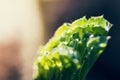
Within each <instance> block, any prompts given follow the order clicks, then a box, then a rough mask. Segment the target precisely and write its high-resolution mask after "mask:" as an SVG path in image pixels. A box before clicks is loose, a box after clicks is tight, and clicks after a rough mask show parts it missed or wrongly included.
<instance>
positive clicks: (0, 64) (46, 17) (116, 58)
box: [0, 0, 120, 80]
mask: <svg viewBox="0 0 120 80" xmlns="http://www.w3.org/2000/svg"><path fill="white" fill-rule="evenodd" d="M100 15H104V17H105V18H106V19H107V20H108V21H110V22H111V23H112V24H113V28H112V29H111V31H110V33H109V35H110V36H111V40H110V41H109V43H108V47H107V48H106V49H105V51H104V53H103V54H102V55H101V56H100V58H99V59H98V60H97V62H96V63H95V65H94V66H93V67H92V69H91V70H90V72H89V73H88V76H87V79H86V80H120V1H119V0H13V1H9V0H0V80H32V63H33V60H34V59H35V56H36V51H37V49H38V48H39V46H40V45H43V44H45V43H46V42H47V41H48V40H49V39H50V38H51V37H52V36H53V34H54V32H55V30H56V29H57V28H58V27H59V26H60V25H62V24H63V23H64V22H72V21H74V20H76V19H78V18H81V17H83V16H86V17H87V18H89V17H91V16H100Z"/></svg>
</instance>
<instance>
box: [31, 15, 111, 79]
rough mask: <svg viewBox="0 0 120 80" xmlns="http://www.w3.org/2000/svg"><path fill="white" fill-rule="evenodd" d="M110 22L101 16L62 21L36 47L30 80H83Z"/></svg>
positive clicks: (101, 47) (100, 50)
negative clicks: (45, 39)
mask: <svg viewBox="0 0 120 80" xmlns="http://www.w3.org/2000/svg"><path fill="white" fill-rule="evenodd" d="M111 27H112V24H110V23H109V22H108V21H107V20H106V19H104V18H103V16H98V17H91V18H89V19H88V20H87V19H86V17H83V18H80V19H78V20H75V21H74V22H72V23H65V24H63V25H62V26H60V27H59V28H58V30H57V31H56V32H55V35H54V36H53V37H52V38H51V39H50V40H49V42H48V43H47V44H46V45H45V46H43V47H41V48H40V50H39V53H38V56H37V58H36V60H35V62H34V73H33V75H34V76H33V78H34V80H85V77H86V75H87V73H88V72H89V70H90V69H91V67H92V66H93V65H94V63H95V62H96V60H97V59H98V57H99V56H100V55H101V54H102V53H103V51H104V49H105V48H106V46H107V42H108V36H107V34H108V32H109V30H110V28H111Z"/></svg>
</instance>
